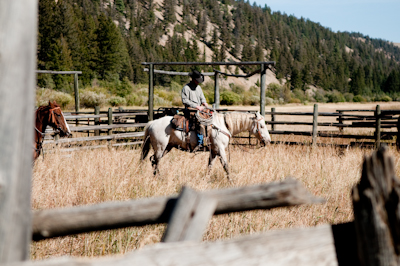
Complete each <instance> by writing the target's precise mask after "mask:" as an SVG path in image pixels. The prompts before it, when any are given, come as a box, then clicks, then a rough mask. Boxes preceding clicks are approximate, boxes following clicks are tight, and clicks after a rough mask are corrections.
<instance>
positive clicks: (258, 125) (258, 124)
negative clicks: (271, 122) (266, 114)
mask: <svg viewBox="0 0 400 266" xmlns="http://www.w3.org/2000/svg"><path fill="white" fill-rule="evenodd" d="M261 120H263V118H262V117H261V118H259V119H257V120H254V122H255V123H256V124H257V129H256V133H257V134H258V136H259V137H260V139H263V138H262V135H261V131H260V123H258V122H260V121H261Z"/></svg>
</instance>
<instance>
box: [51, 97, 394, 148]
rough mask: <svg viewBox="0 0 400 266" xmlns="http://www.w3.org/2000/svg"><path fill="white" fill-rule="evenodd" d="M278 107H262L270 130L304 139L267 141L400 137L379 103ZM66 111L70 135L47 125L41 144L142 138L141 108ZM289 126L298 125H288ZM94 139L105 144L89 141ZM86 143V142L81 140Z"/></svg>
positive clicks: (355, 141) (161, 112) (248, 141)
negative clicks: (62, 136) (301, 109)
mask: <svg viewBox="0 0 400 266" xmlns="http://www.w3.org/2000/svg"><path fill="white" fill-rule="evenodd" d="M216 110H217V111H218V112H221V113H224V112H237V111H238V110H236V109H216ZM278 110H279V107H272V108H271V109H270V111H268V110H267V111H266V112H265V120H266V124H267V125H268V126H269V133H270V134H271V135H280V136H302V137H305V138H303V139H302V140H301V141H282V140H277V141H273V142H272V143H275V144H281V143H283V144H289V145H322V146H324V145H335V146H342V147H343V146H344V147H348V146H362V147H365V146H367V147H371V146H374V147H379V146H380V144H381V143H382V142H384V143H386V144H389V145H395V144H396V145H398V142H397V139H400V138H399V137H398V134H399V132H398V128H399V126H398V125H399V119H400V116H399V114H400V110H381V109H380V105H377V106H376V108H375V109H373V110H367V109H359V110H336V112H319V111H318V104H315V105H314V108H313V111H312V112H280V111H278ZM182 111H183V108H175V107H162V108H159V109H156V110H153V117H154V118H155V119H156V118H160V117H163V116H165V115H174V114H177V113H180V112H182ZM240 111H241V112H254V111H243V110H240ZM65 115H66V119H67V121H68V123H69V124H70V128H71V131H72V132H73V135H74V137H72V138H68V139H59V138H58V136H57V135H54V134H53V131H52V130H48V131H46V132H47V133H48V137H47V138H46V140H45V142H44V144H45V145H46V147H51V146H54V145H62V146H67V147H70V149H66V150H70V151H72V150H77V149H87V148H91V149H92V148H106V147H122V146H135V145H140V144H142V142H143V141H142V137H143V136H144V132H143V128H144V126H145V125H146V123H147V122H148V112H147V110H145V109H122V108H116V109H114V110H113V109H112V108H109V109H108V110H107V111H100V108H99V107H96V108H95V109H94V111H93V112H73V113H66V114H65ZM293 127H295V128H300V130H299V129H297V130H293ZM301 129H303V130H301ZM76 133H81V134H76ZM83 135H85V136H83ZM76 136H77V137H76ZM234 140H235V141H232V144H233V145H253V146H254V145H257V141H256V140H255V138H254V137H252V136H251V135H250V133H249V134H248V135H243V134H242V135H239V136H235V137H234ZM98 141H107V142H108V143H107V144H101V145H93V144H92V143H93V142H98ZM88 143H90V145H86V144H88ZM73 146H84V147H73Z"/></svg>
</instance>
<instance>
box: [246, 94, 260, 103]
mask: <svg viewBox="0 0 400 266" xmlns="http://www.w3.org/2000/svg"><path fill="white" fill-rule="evenodd" d="M259 103H260V96H259V95H257V94H254V93H252V92H251V91H245V92H244V93H243V100H242V104H243V105H258V104H259Z"/></svg>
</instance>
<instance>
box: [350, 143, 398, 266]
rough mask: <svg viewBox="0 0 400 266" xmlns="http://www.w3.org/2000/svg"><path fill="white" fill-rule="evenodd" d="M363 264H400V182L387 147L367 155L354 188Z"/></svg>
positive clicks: (360, 256)
mask: <svg viewBox="0 0 400 266" xmlns="http://www.w3.org/2000/svg"><path fill="white" fill-rule="evenodd" d="M352 198H353V206H354V222H355V226H356V232H357V242H358V243H357V246H358V257H359V259H360V264H361V265H399V264H398V263H399V261H400V255H399V254H400V216H399V210H400V200H399V199H400V182H399V180H398V179H397V177H396V175H395V168H394V161H393V159H392V158H391V157H390V156H389V152H388V151H387V148H386V147H381V148H379V150H378V151H375V152H373V154H372V155H371V156H368V157H365V158H364V163H363V169H362V175H361V180H360V182H359V184H358V185H356V186H355V187H354V188H353V191H352Z"/></svg>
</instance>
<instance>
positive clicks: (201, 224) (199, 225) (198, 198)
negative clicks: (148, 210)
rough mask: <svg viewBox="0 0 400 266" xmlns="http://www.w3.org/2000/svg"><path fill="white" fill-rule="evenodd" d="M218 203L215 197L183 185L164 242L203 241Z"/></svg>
mask: <svg viewBox="0 0 400 266" xmlns="http://www.w3.org/2000/svg"><path fill="white" fill-rule="evenodd" d="M216 205H217V201H216V200H215V199H214V198H213V197H210V196H206V195H202V194H201V193H198V192H196V191H194V190H193V189H191V188H189V187H183V188H182V192H181V194H180V195H179V197H178V199H177V202H176V205H175V208H174V209H173V210H172V213H171V216H170V219H169V221H168V226H167V229H166V230H165V233H164V236H163V239H162V242H178V241H201V239H202V237H203V233H204V231H205V230H206V228H207V225H208V222H209V221H210V219H211V217H212V216H213V214H214V211H215V207H216Z"/></svg>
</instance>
